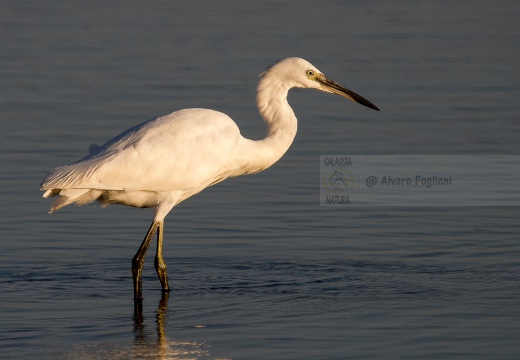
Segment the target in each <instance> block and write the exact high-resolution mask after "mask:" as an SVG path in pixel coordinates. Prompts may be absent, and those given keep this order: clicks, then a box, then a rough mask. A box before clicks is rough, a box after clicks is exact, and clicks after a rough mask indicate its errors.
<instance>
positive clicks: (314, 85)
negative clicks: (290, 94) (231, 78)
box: [261, 57, 379, 111]
mask: <svg viewBox="0 0 520 360" xmlns="http://www.w3.org/2000/svg"><path fill="white" fill-rule="evenodd" d="M267 74H273V75H274V74H276V75H277V77H278V78H279V79H281V80H282V81H284V82H286V83H287V84H288V85H289V87H300V88H309V89H316V90H320V91H324V92H327V93H331V94H337V95H341V96H343V97H345V98H347V99H349V100H352V101H354V102H357V103H359V104H361V105H365V106H367V107H369V108H371V109H374V110H377V111H379V108H378V107H377V106H375V105H374V104H372V103H371V102H370V101H368V100H367V99H365V98H364V97H362V96H360V95H358V94H356V93H355V92H353V91H352V90H349V89H347V88H345V87H343V86H342V85H340V84H338V83H336V82H334V81H332V80H331V79H329V78H328V77H326V76H325V75H323V73H322V72H321V71H319V70H318V69H316V67H315V66H314V65H312V64H311V63H309V62H308V61H307V60H304V59H301V58H296V57H293V58H286V59H283V60H280V61H278V62H277V63H275V64H274V65H272V66H271V67H270V68H268V69H267V70H266V71H265V72H263V73H262V74H261V75H267Z"/></svg>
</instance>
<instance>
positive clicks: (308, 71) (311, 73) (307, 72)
mask: <svg viewBox="0 0 520 360" xmlns="http://www.w3.org/2000/svg"><path fill="white" fill-rule="evenodd" d="M305 74H306V75H307V76H308V77H313V76H314V70H307V71H306V72H305Z"/></svg>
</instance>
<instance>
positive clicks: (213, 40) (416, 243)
mask: <svg viewBox="0 0 520 360" xmlns="http://www.w3.org/2000/svg"><path fill="white" fill-rule="evenodd" d="M519 17H520V5H519V3H518V2H517V1H500V2H495V1H464V0H452V1H436V2H433V1H431V2H416V1H404V0H403V1H393V2H381V1H362V2H361V1H348V2H346V1H320V2H316V1H298V2H289V1H262V2H255V3H253V2H245V1H226V2H211V3H210V2H199V1H189V2H188V1H185V2H182V1H181V2H175V3H174V2H169V1H155V2H139V1H127V2H124V3H120V2H110V3H106V2H103V1H88V2H84V1H69V2H66V3H63V2H58V1H46V2H36V1H17V2H14V1H12V2H2V3H1V5H0V26H1V30H2V31H1V32H0V37H1V40H2V50H1V52H0V64H1V66H0V86H1V94H0V121H1V123H2V130H3V131H2V133H1V136H2V139H1V142H0V148H1V151H0V163H1V166H2V172H1V174H0V182H1V185H2V186H0V194H1V199H2V203H3V206H2V208H1V209H0V219H1V224H2V238H1V243H0V309H1V321H0V349H1V351H0V358H6V359H12V358H27V359H32V358H38V359H109V358H111V359H255V360H257V359H381V358H396V359H397V358H399V359H448V358H453V359H454V358H457V359H461V358H467V359H475V358H479V359H514V358H517V355H518V353H519V352H520V345H518V339H519V338H520V307H519V306H518V305H519V300H520V272H519V270H520V245H519V244H520V236H519V234H520V225H519V220H518V219H519V215H520V210H519V209H518V208H516V207H460V208H459V207H450V208H438V207H437V208H434V207H426V206H425V207H419V208H417V207H416V208H407V207H377V208H376V207H374V208H355V207H345V208H325V207H320V206H319V185H318V184H319V156H320V155H322V154H347V153H352V154H366V155H371V154H375V155H379V154H380V155H389V154H477V155H478V154H515V155H518V154H519V146H518V144H519V142H520V122H519V114H520V105H519V101H518V99H519V97H520V73H519V72H520V70H519V67H518V58H519V56H520V36H519V32H518V30H519V27H518V18H519ZM286 56H301V57H304V58H306V59H308V60H309V61H311V62H312V63H313V64H314V65H316V66H317V67H318V68H319V69H320V70H322V71H323V72H325V73H326V74H327V75H329V76H330V77H331V78H333V79H334V80H336V81H338V82H340V83H342V84H344V85H346V86H348V87H349V88H351V89H352V90H354V91H356V92H358V93H360V94H361V95H363V96H365V97H367V98H368V99H369V100H371V101H373V102H374V103H375V104H377V105H378V106H379V107H380V108H381V109H382V111H381V113H377V112H374V111H370V110H368V109H366V108H363V107H362V106H359V105H355V104H353V103H350V102H348V101H346V100H345V99H342V98H339V97H334V96H330V95H326V94H321V93H316V92H313V91H310V90H308V91H293V92H292V93H291V94H290V99H289V100H290V102H291V104H292V106H293V108H294V110H295V112H296V114H297V116H298V118H299V121H300V122H299V125H300V126H299V133H298V135H297V138H296V140H295V143H294V144H293V147H292V148H291V149H290V150H289V152H288V153H287V154H286V156H285V157H284V158H283V159H282V160H281V161H280V162H279V163H278V164H276V165H275V166H273V167H272V168H271V169H269V170H267V171H265V172H264V173H261V174H257V175H254V176H249V177H243V178H238V179H232V180H229V181H227V182H224V183H222V184H219V185H218V186H216V187H214V188H211V189H208V190H207V191H205V192H203V193H202V194H200V195H199V196H197V197H194V198H192V199H190V200H189V201H187V202H185V203H183V204H181V205H179V206H178V207H177V208H175V209H174V211H172V213H171V214H170V216H169V217H168V218H167V223H166V233H165V236H166V238H167V240H166V245H165V257H166V261H167V263H168V265H169V272H170V277H171V279H170V285H171V286H172V288H173V291H172V292H171V294H170V296H169V299H166V298H161V292H160V285H159V282H158V280H157V279H156V276H155V272H154V269H153V266H152V263H153V259H152V256H149V257H148V259H147V260H148V261H147V263H146V265H145V276H144V297H145V300H144V303H143V308H142V311H139V309H134V305H133V301H132V281H131V273H130V260H131V258H132V256H133V254H134V253H135V251H136V250H137V248H138V246H139V243H140V241H141V238H142V236H144V233H145V232H146V229H147V228H148V225H149V221H150V220H151V217H152V211H151V210H139V209H129V208H124V207H117V206H113V207H109V208H106V209H99V208H98V207H97V206H95V205H92V206H85V207H82V208H76V207H73V206H71V207H67V208H64V209H63V210H61V211H59V212H58V213H56V214H52V215H48V214H47V210H48V208H49V206H50V201H48V200H43V199H41V198H40V197H41V193H40V192H39V190H38V185H39V183H40V181H41V179H42V178H43V177H44V176H45V175H46V173H47V172H48V171H49V170H51V169H52V168H53V167H56V166H59V165H62V164H66V163H69V162H72V161H74V160H76V159H78V158H80V157H82V156H84V155H85V154H86V151H87V149H88V146H89V145H90V144H91V143H93V142H96V143H102V142H104V141H106V140H108V139H109V138H110V137H112V136H113V135H116V134H117V133H119V132H120V131H122V130H124V129H126V128H128V127H130V126H132V125H134V124H136V123H139V122H141V121H144V120H146V119H150V118H153V117H155V116H157V115H162V114H166V113H168V112H171V111H174V110H177V109H181V108H185V107H208V108H213V109H218V110H221V111H223V112H225V113H227V114H229V115H230V116H231V117H232V118H234V119H235V120H236V121H237V123H238V124H239V126H240V128H241V129H242V132H243V134H244V135H245V136H248V137H252V138H259V137H261V136H262V135H263V133H264V127H263V123H262V121H261V120H260V119H259V117H258V115H257V112H256V109H255V104H254V96H255V86H256V82H257V80H258V77H257V75H258V74H259V73H260V72H261V71H263V70H264V69H265V68H266V67H267V66H268V65H269V64H271V63H272V62H274V61H275V60H277V59H279V58H283V57H286ZM482 166H485V164H483V165H482ZM150 251H151V252H153V251H154V249H151V250H150Z"/></svg>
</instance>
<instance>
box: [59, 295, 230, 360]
mask: <svg viewBox="0 0 520 360" xmlns="http://www.w3.org/2000/svg"><path fill="white" fill-rule="evenodd" d="M134 305H135V307H134V341H133V343H116V344H114V343H111V344H91V345H89V344H82V345H80V346H77V347H75V349H74V352H73V354H72V355H71V356H70V358H71V359H89V360H96V359H99V360H105V359H153V360H194V359H197V360H210V359H212V360H213V359H216V358H215V357H214V356H212V355H211V354H210V353H209V349H210V347H209V346H208V345H206V344H203V343H199V342H194V341H174V340H171V339H169V338H168V336H167V334H166V332H167V331H166V325H167V324H168V320H169V316H168V293H167V292H164V293H163V296H162V297H161V300H160V302H159V306H158V307H157V311H156V316H155V323H156V327H155V328H154V327H152V326H150V325H151V324H147V321H146V319H145V317H144V316H143V309H142V306H141V302H135V304H134ZM152 329H154V330H152ZM67 358H69V357H67ZM218 359H219V360H225V358H222V357H219V358H218Z"/></svg>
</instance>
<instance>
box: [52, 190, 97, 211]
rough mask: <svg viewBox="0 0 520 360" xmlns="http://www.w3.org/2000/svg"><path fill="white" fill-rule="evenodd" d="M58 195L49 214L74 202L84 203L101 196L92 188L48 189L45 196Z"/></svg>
mask: <svg viewBox="0 0 520 360" xmlns="http://www.w3.org/2000/svg"><path fill="white" fill-rule="evenodd" d="M56 195H59V198H58V199H56V201H54V203H53V204H52V206H51V208H50V210H49V214H50V213H53V212H55V211H57V210H59V209H61V208H62V207H64V206H67V205H69V204H72V203H76V204H78V205H83V204H86V203H89V202H92V201H94V200H96V199H97V198H98V197H99V195H100V193H99V191H96V190H91V189H63V190H59V189H52V190H47V191H46V192H45V194H43V197H45V198H47V197H51V196H56Z"/></svg>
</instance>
